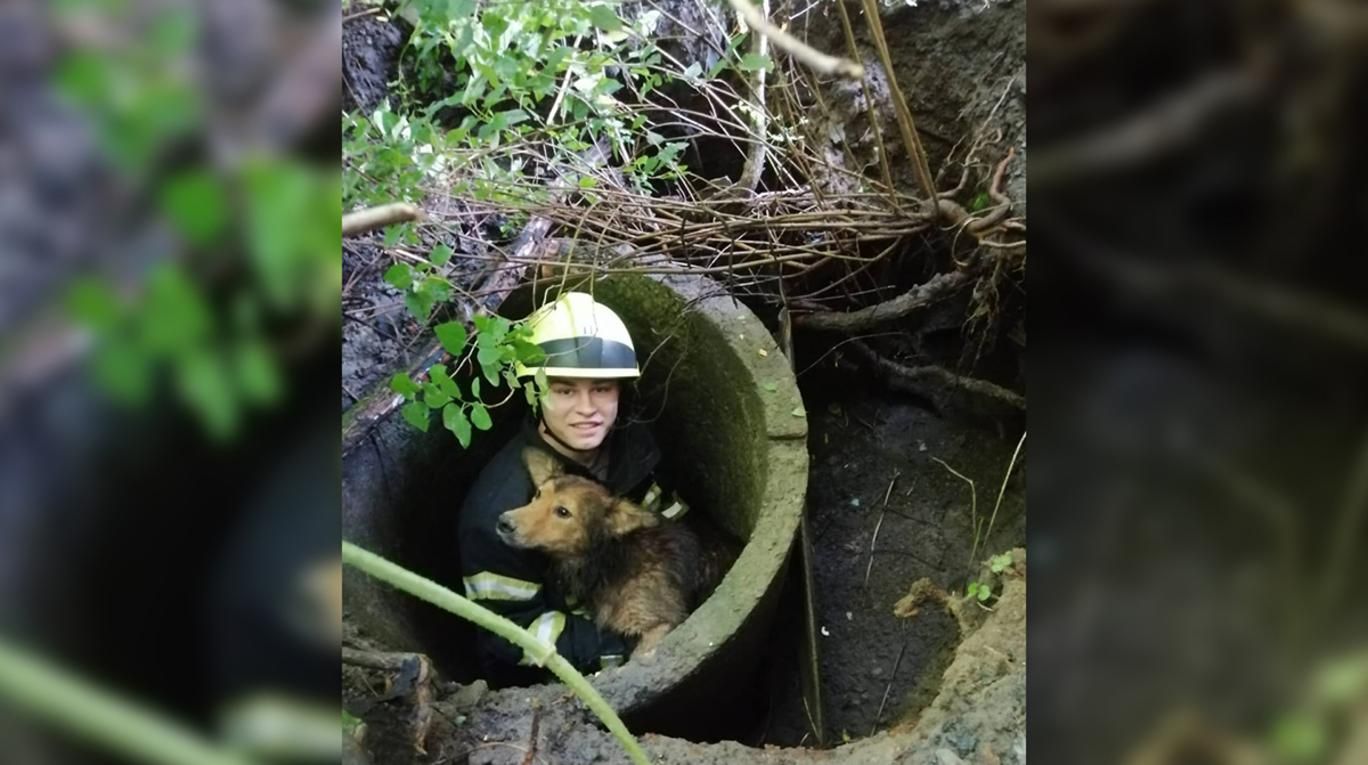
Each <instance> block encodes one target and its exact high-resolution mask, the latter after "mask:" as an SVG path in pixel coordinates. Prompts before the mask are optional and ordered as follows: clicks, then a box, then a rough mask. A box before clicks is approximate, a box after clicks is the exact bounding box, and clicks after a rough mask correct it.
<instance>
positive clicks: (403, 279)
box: [384, 263, 413, 290]
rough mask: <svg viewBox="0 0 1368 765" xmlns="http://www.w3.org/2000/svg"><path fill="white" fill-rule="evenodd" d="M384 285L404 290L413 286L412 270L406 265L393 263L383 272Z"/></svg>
mask: <svg viewBox="0 0 1368 765" xmlns="http://www.w3.org/2000/svg"><path fill="white" fill-rule="evenodd" d="M384 278H385V283H386V284H389V285H391V286H394V287H397V288H398V289H401V290H406V289H408V288H409V285H411V284H413V268H412V267H411V266H410V265H409V264H407V263H395V264H394V265H392V266H390V267H389V269H387V270H386V271H385V277H384Z"/></svg>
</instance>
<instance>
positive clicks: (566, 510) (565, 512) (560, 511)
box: [556, 505, 570, 518]
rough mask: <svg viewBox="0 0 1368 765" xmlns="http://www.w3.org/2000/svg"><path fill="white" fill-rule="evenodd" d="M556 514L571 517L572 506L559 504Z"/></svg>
mask: <svg viewBox="0 0 1368 765" xmlns="http://www.w3.org/2000/svg"><path fill="white" fill-rule="evenodd" d="M556 515H559V516H560V517H562V518H569V517H570V508H568V507H566V506H565V505H557V506H556Z"/></svg>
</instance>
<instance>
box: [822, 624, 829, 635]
mask: <svg viewBox="0 0 1368 765" xmlns="http://www.w3.org/2000/svg"><path fill="white" fill-rule="evenodd" d="M822 637H831V633H830V632H828V631H827V628H826V625H825V624H823V625H822Z"/></svg>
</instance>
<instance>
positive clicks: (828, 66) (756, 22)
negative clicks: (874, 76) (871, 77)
mask: <svg viewBox="0 0 1368 765" xmlns="http://www.w3.org/2000/svg"><path fill="white" fill-rule="evenodd" d="M727 2H729V3H731V6H732V7H733V8H735V9H736V12H737V13H739V14H741V16H742V17H743V18H745V20H746V23H747V24H749V25H750V26H751V28H752V29H754V30H756V31H757V32H759V33H760V34H763V35H764V36H765V37H768V38H769V39H770V41H772V42H773V43H774V44H775V45H776V46H777V47H780V48H783V49H784V50H785V51H786V52H788V54H789V55H791V56H793V57H794V58H796V59H798V60H799V61H801V62H803V63H804V64H807V65H808V66H809V67H811V68H812V69H813V70H815V71H817V72H821V73H822V74H837V75H840V76H842V77H849V78H850V79H852V80H858V79H860V78H861V77H864V67H862V66H860V65H859V64H857V63H855V62H854V61H849V60H847V59H843V58H837V57H836V56H829V55H827V54H825V53H823V52H821V51H819V50H817V49H815V48H812V47H810V46H808V45H806V44H805V43H803V42H802V41H801V40H799V39H798V38H796V37H794V36H793V35H791V34H789V33H788V32H785V31H784V30H782V29H780V28H779V27H776V26H775V25H774V24H773V23H772V22H770V20H769V19H767V18H765V17H764V15H762V14H761V13H760V11H758V10H756V8H755V6H753V5H751V4H750V3H749V2H747V1H746V0H727Z"/></svg>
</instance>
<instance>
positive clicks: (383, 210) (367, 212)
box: [342, 202, 423, 236]
mask: <svg viewBox="0 0 1368 765" xmlns="http://www.w3.org/2000/svg"><path fill="white" fill-rule="evenodd" d="M422 218H423V211H422V210H420V209H418V208H417V207H416V206H414V205H411V204H408V203H407V202H394V203H392V204H387V205H380V206H379V207H368V208H366V209H364V210H357V211H356V212H350V213H347V214H346V215H343V216H342V236H356V235H357V234H364V233H366V232H367V231H371V230H373V229H377V228H380V227H381V226H388V225H390V224H391V223H404V222H406V221H413V220H422Z"/></svg>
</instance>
